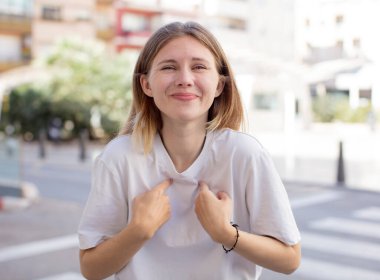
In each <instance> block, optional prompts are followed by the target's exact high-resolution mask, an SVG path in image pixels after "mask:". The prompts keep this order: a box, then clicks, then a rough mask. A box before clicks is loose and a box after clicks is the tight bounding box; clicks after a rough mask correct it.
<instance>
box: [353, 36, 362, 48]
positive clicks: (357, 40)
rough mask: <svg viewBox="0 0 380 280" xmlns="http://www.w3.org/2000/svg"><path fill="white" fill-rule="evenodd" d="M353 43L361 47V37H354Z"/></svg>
mask: <svg viewBox="0 0 380 280" xmlns="http://www.w3.org/2000/svg"><path fill="white" fill-rule="evenodd" d="M352 45H353V46H354V47H355V48H357V49H360V45H361V42H360V39H359V38H354V39H353V40H352Z"/></svg>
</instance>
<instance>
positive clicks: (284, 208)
mask: <svg viewBox="0 0 380 280" xmlns="http://www.w3.org/2000/svg"><path fill="white" fill-rule="evenodd" d="M250 165H251V168H252V172H250V175H249V176H248V182H247V188H246V199H247V205H248V210H249V213H250V226H251V230H252V232H253V233H254V234H258V235H266V236H271V237H274V238H276V239H277V240H280V241H282V242H283V243H285V244H287V245H295V244H297V243H298V242H299V241H300V233H299V230H298V228H297V225H296V222H295V219H294V216H293V213H292V210H291V207H290V203H289V199H288V195H287V193H286V190H285V187H284V185H283V183H282V181H281V178H280V176H279V174H278V172H277V170H276V168H275V166H274V164H273V161H272V159H271V158H270V156H269V154H268V153H267V152H266V151H265V150H260V152H259V153H258V154H256V155H255V156H254V158H252V159H251V162H250Z"/></svg>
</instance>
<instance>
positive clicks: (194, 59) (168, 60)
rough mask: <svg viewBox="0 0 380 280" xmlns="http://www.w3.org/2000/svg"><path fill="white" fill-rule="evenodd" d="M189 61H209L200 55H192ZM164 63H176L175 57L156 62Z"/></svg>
mask: <svg viewBox="0 0 380 280" xmlns="http://www.w3.org/2000/svg"><path fill="white" fill-rule="evenodd" d="M191 61H199V62H205V63H210V62H209V61H208V60H206V59H204V58H200V57H193V58H192V59H191ZM165 63H177V61H176V60H175V59H164V60H162V61H160V62H158V63H157V65H161V64H165Z"/></svg>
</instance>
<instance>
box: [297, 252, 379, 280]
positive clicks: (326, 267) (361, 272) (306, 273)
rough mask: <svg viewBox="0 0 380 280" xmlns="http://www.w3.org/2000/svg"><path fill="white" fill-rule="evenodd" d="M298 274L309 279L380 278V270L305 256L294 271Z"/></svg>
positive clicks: (368, 279)
mask: <svg viewBox="0 0 380 280" xmlns="http://www.w3.org/2000/svg"><path fill="white" fill-rule="evenodd" d="M296 275H298V276H301V277H302V279H309V280H342V279H345V280H357V279H366V280H378V279H380V272H376V271H372V270H367V269H363V268H356V267H353V266H348V265H339V264H332V263H330V262H329V263H328V262H324V261H320V260H316V259H311V258H305V257H303V258H302V261H301V265H300V267H299V268H298V270H296V272H295V273H294V276H296Z"/></svg>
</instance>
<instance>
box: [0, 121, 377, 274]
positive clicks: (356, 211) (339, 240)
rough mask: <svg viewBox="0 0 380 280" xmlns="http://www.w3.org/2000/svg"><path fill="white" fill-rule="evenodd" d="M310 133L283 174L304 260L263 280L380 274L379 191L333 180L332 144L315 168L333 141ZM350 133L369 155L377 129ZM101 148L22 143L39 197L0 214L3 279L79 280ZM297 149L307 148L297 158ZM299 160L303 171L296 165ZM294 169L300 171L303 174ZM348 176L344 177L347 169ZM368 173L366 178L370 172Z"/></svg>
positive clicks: (278, 158) (270, 143)
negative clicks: (85, 214) (42, 150)
mask: <svg viewBox="0 0 380 280" xmlns="http://www.w3.org/2000/svg"><path fill="white" fill-rule="evenodd" d="M363 131H364V128H363ZM315 133H317V132H314V133H312V134H310V135H306V134H303V135H298V137H301V138H300V139H304V138H306V139H309V140H312V139H314V142H313V141H311V142H310V141H308V143H307V144H306V143H304V144H303V145H305V146H306V145H310V146H311V147H312V148H310V150H309V149H307V148H306V147H303V146H302V145H300V144H299V143H298V142H295V144H296V146H295V147H294V150H293V151H294V161H295V163H294V164H295V166H294V170H293V171H292V172H293V173H291V174H290V175H286V174H285V173H283V175H284V176H285V177H286V176H288V178H289V180H287V179H285V186H286V188H287V191H288V193H289V197H290V200H291V204H292V207H293V211H294V214H295V217H296V220H297V223H298V225H299V228H300V230H301V235H302V244H303V258H302V264H301V266H300V268H299V269H298V270H297V272H296V273H294V274H292V275H289V276H287V275H281V274H278V273H274V272H271V271H267V270H265V271H264V273H263V276H262V278H261V279H263V280H285V279H294V280H301V279H302V280H309V279H310V280H314V279H315V280H329V279H331V280H333V279H334V280H335V279H336V280H338V279H339V280H341V279H361V280H366V279H367V280H372V279H373V280H375V279H380V266H379V262H380V258H379V254H378V252H379V251H380V235H379V232H380V192H379V188H378V189H377V190H374V189H375V188H372V187H371V188H370V189H371V190H368V189H366V188H364V186H360V187H358V188H357V187H354V186H350V187H349V188H347V187H343V186H337V185H336V184H335V182H334V178H335V175H334V173H335V172H336V162H337V159H336V156H337V151H336V149H337V148H336V147H335V148H336V149H334V148H333V147H331V153H330V156H329V157H326V158H324V159H323V161H324V162H325V164H324V165H321V159H319V157H318V154H319V153H318V151H316V147H320V144H321V143H323V142H325V143H328V142H329V141H328V139H331V140H332V141H331V142H332V143H335V140H336V138H335V137H333V135H331V134H329V135H325V137H322V136H320V137H315ZM312 136H313V137H312ZM356 136H357V137H358V139H361V140H363V139H364V138H365V139H366V141H368V142H365V141H364V140H363V141H364V142H359V141H356V140H355V138H353V139H352V141H353V143H356V144H357V145H351V144H350V145H347V146H348V147H351V148H353V149H361V150H362V151H364V152H365V151H367V150H368V155H370V153H369V151H370V149H371V147H370V146H369V143H371V142H372V141H374V139H371V138H372V137H375V138H376V137H378V133H374V132H371V133H368V134H366V137H364V138H362V135H358V134H356ZM257 137H258V139H259V141H260V142H261V143H262V144H263V145H264V146H265V147H267V148H268V150H269V151H270V153H272V155H273V157H274V159H275V162H277V163H280V164H281V163H286V161H287V160H286V158H285V157H283V155H281V154H280V153H279V152H280V151H282V149H281V147H282V145H284V138H281V137H280V135H273V134H271V133H269V134H268V133H264V132H261V133H257ZM282 137H285V136H282ZM350 137H354V136H353V135H350ZM322 146H324V145H322ZM326 146H328V145H327V144H326ZM276 147H277V148H276ZM313 147H314V148H313ZM348 147H347V149H348ZM102 148H103V145H99V144H93V143H92V144H88V145H87V150H86V151H87V159H86V160H85V161H81V160H80V157H79V155H80V153H79V144H78V143H76V142H72V143H70V144H65V143H61V144H52V143H49V144H48V145H47V147H46V157H45V158H44V159H41V158H39V146H38V145H37V143H24V144H22V146H21V150H20V156H21V158H22V166H21V172H22V175H23V179H24V180H27V181H29V182H32V183H34V184H35V185H36V186H37V187H38V190H39V192H40V197H39V199H38V201H36V202H35V203H33V204H32V205H31V206H29V207H28V208H26V209H22V210H14V211H5V212H4V211H3V212H0V225H1V231H0V275H1V279H2V280H23V279H25V280H27V279H28V280H29V279H31V280H63V279H65V280H66V279H67V280H79V279H83V277H82V276H81V275H80V270H79V261H78V248H77V246H78V241H77V236H76V229H77V226H78V222H79V219H80V216H81V213H82V210H83V206H84V204H85V201H86V198H87V195H88V192H89V190H90V180H91V179H90V177H91V161H92V158H93V157H94V156H96V154H98V153H99V152H100V151H101V149H102ZM347 149H346V152H347V154H348V155H350V156H348V155H347V159H346V165H347V167H349V166H350V165H353V166H356V165H361V164H362V162H367V161H369V162H371V161H372V160H374V159H373V158H371V157H369V158H365V159H363V155H361V156H359V157H355V156H354V155H355V151H349V150H347ZM284 150H286V149H284ZM333 150H334V151H333ZM302 151H303V152H305V151H309V152H308V154H306V155H302ZM365 153H367V152H365ZM312 154H314V155H315V156H314V157H313V156H312ZM300 157H301V159H302V164H303V167H302V171H298V170H297V168H298V167H297V164H299V163H298V160H299V158H300ZM314 158H316V159H315V160H314ZM277 163H276V164H277ZM285 165H286V164H284V166H285ZM373 166H378V162H376V161H374V162H372V164H370V165H368V166H367V167H368V168H369V169H370V170H371V171H370V172H374V169H373ZM279 167H280V166H279ZM365 167H366V165H363V168H362V169H363V173H362V176H364V178H356V180H357V181H356V182H365V177H367V173H366V172H365V171H364V170H365ZM371 168H372V169H371ZM280 169H281V167H280ZM315 169H316V170H315ZM285 170H286V169H284V170H283V171H282V172H285ZM346 171H347V170H346ZM294 172H302V176H301V177H299V176H298V175H299V174H295V173H294ZM377 173H378V172H377ZM321 174H326V176H327V177H329V179H328V180H327V179H326V178H322V179H321V178H318V177H319V176H321ZM294 175H296V176H295V177H292V176H294ZM375 175H376V176H378V174H375ZM375 175H374V176H375ZM346 176H347V179H348V180H350V179H349V178H350V177H351V175H350V173H349V172H347V174H346ZM297 178H302V179H303V178H305V179H307V180H305V181H302V180H299V179H298V180H296V179H297ZM369 178H370V179H371V180H372V179H373V178H374V177H370V176H369ZM320 180H322V181H320ZM318 182H320V183H318ZM353 182H354V181H353ZM370 182H371V184H372V183H373V182H372V181H370Z"/></svg>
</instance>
